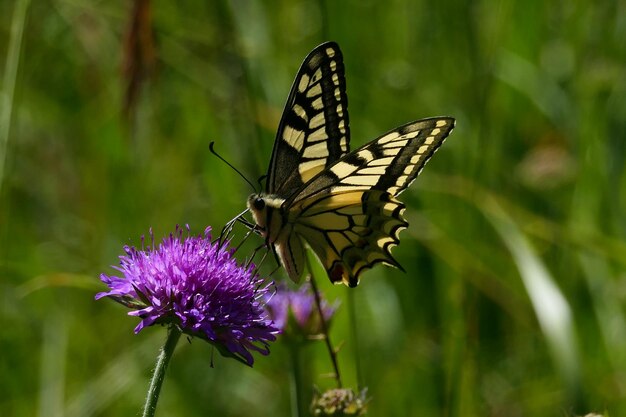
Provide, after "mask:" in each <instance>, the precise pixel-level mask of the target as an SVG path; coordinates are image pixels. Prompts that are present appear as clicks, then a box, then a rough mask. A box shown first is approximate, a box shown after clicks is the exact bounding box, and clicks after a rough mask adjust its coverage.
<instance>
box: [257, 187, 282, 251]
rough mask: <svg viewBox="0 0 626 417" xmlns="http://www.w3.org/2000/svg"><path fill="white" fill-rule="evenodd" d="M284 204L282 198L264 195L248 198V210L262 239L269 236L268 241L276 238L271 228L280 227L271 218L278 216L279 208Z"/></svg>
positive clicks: (278, 222) (276, 221) (277, 222)
mask: <svg viewBox="0 0 626 417" xmlns="http://www.w3.org/2000/svg"><path fill="white" fill-rule="evenodd" d="M284 202H285V200H284V199H283V198H278V197H275V196H271V195H265V194H257V193H254V194H250V196H249V197H248V209H250V212H251V213H252V217H253V218H254V222H255V223H256V225H257V227H258V229H259V231H260V232H261V234H262V235H263V236H264V237H268V234H269V238H270V241H273V240H274V239H275V237H276V236H274V233H272V226H274V227H278V226H280V221H278V219H273V218H274V217H275V216H280V208H281V206H282V204H283V203H284ZM277 231H278V230H276V232H277Z"/></svg>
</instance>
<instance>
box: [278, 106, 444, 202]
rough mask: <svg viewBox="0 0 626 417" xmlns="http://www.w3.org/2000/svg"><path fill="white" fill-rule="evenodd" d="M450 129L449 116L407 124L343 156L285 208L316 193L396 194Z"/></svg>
mask: <svg viewBox="0 0 626 417" xmlns="http://www.w3.org/2000/svg"><path fill="white" fill-rule="evenodd" d="M453 127H454V119H452V118H449V117H440V118H431V119H423V120H418V121H416V122H412V123H408V124H406V125H404V126H401V127H399V128H397V129H394V130H392V131H391V132H388V133H386V134H385V135H383V136H381V137H379V138H378V139H376V140H374V141H372V142H370V143H368V144H367V145H365V146H363V147H361V148H359V149H357V150H355V151H353V152H351V153H349V154H347V155H345V156H344V157H342V158H341V159H340V160H338V161H337V162H335V163H334V164H332V165H331V166H330V167H329V168H328V169H326V170H325V171H323V172H321V173H320V174H319V175H317V176H316V177H315V178H313V179H312V180H311V181H309V183H307V184H306V185H305V186H303V187H302V189H301V190H300V191H299V192H298V193H297V194H294V195H293V196H292V197H291V199H289V200H288V202H287V205H292V204H297V203H298V202H300V201H306V200H310V199H313V200H311V201H309V202H304V203H303V204H304V205H306V204H314V201H315V199H314V197H315V196H316V195H318V194H321V195H323V194H328V193H332V194H339V193H343V192H350V191H368V190H380V191H385V192H387V193H389V194H391V195H393V196H396V195H398V194H400V193H401V192H402V191H403V190H404V189H406V187H408V186H409V185H410V184H411V183H412V182H413V180H415V178H416V177H417V175H418V174H419V173H420V171H421V170H422V168H423V167H424V165H425V164H426V162H428V160H429V159H430V157H431V156H432V155H433V154H434V153H435V151H436V150H437V149H438V148H439V146H441V144H442V143H443V141H444V140H445V139H446V137H447V136H448V135H449V134H450V132H451V131H452V129H453Z"/></svg>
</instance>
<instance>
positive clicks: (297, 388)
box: [289, 343, 306, 417]
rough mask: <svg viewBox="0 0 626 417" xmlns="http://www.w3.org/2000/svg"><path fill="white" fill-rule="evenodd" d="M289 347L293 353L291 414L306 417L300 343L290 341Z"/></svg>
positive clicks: (293, 416)
mask: <svg viewBox="0 0 626 417" xmlns="http://www.w3.org/2000/svg"><path fill="white" fill-rule="evenodd" d="M289 348H290V355H291V415H292V417H304V416H305V415H306V408H304V407H305V404H304V392H303V391H302V388H303V387H302V385H303V380H302V369H301V367H300V345H299V344H298V343H290V344H289Z"/></svg>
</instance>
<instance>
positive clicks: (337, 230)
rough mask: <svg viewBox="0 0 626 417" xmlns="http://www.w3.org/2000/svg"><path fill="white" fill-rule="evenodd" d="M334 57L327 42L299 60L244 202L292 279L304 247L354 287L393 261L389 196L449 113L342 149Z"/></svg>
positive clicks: (339, 76)
mask: <svg viewBox="0 0 626 417" xmlns="http://www.w3.org/2000/svg"><path fill="white" fill-rule="evenodd" d="M348 121H349V120H348V99H347V96H346V81H345V76H344V64H343V56H342V53H341V50H340V49H339V46H338V45H337V44H336V43H334V42H327V43H324V44H322V45H320V46H318V47H316V48H315V49H313V51H311V52H310V53H309V55H308V56H307V57H306V58H305V59H304V62H303V63H302V66H301V67H300V70H299V71H298V73H297V75H296V79H295V81H294V83H293V86H292V87H291V92H290V93H289V97H288V99H287V104H286V105H285V110H284V112H283V115H282V118H281V121H280V125H279V127H278V132H277V135H276V140H275V142H274V148H273V151H272V157H271V159H270V164H269V169H268V173H267V176H266V185H265V192H263V193H254V194H252V195H250V196H249V197H248V202H247V206H248V209H249V210H250V212H251V213H252V217H253V219H254V221H255V223H256V225H255V228H256V229H257V231H258V232H259V233H260V234H261V235H262V236H263V237H264V238H265V243H266V244H267V246H268V247H270V248H272V249H273V251H274V253H275V254H276V255H277V256H278V258H279V259H280V262H281V264H282V265H283V267H284V268H285V270H286V271H287V274H288V275H289V277H290V278H291V279H292V280H294V281H298V280H299V279H300V277H301V275H302V273H303V271H304V267H305V264H306V261H305V256H306V252H305V250H306V246H307V245H308V246H309V247H310V248H311V249H312V250H313V252H315V254H316V255H317V257H318V258H319V260H320V261H321V263H322V265H323V266H324V268H325V269H326V272H327V273H328V276H329V278H330V280H331V281H332V282H333V283H344V284H346V285H348V286H350V287H355V286H357V284H358V283H359V277H360V275H361V274H362V273H363V272H364V271H365V270H367V269H369V268H371V267H372V266H373V265H375V264H377V263H383V264H387V265H391V266H395V267H397V268H400V269H402V267H401V266H400V264H399V263H398V262H397V261H396V260H395V259H394V258H393V257H392V255H391V248H392V247H394V246H396V245H397V244H399V242H400V241H399V236H398V235H399V233H400V231H402V230H403V229H405V228H406V227H407V226H408V223H407V222H406V220H405V219H404V217H403V212H404V210H405V205H404V204H403V203H402V202H400V201H399V200H397V199H396V197H397V196H398V195H399V194H400V193H401V192H402V191H404V189H406V188H407V187H408V186H409V185H410V184H411V183H412V182H413V180H414V179H415V178H416V177H417V175H418V174H419V173H420V171H421V170H422V168H423V167H424V164H425V163H426V162H427V161H428V160H429V159H430V157H431V156H432V155H433V154H434V152H435V151H436V150H437V148H439V146H441V144H442V143H443V141H444V140H445V138H446V137H447V136H448V135H449V134H450V132H451V131H452V129H453V128H454V124H455V121H454V119H453V118H451V117H435V118H428V119H422V120H418V121H415V122H411V123H407V124H405V125H403V126H400V127H398V128H396V129H393V130H391V131H390V132H388V133H385V134H384V135H382V136H380V137H379V138H378V139H375V140H373V141H371V142H369V143H368V144H366V145H364V146H362V147H360V148H358V149H356V150H354V151H350V148H349V142H350V128H349V123H348Z"/></svg>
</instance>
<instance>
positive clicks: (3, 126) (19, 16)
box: [0, 0, 30, 190]
mask: <svg viewBox="0 0 626 417" xmlns="http://www.w3.org/2000/svg"><path fill="white" fill-rule="evenodd" d="M29 3H30V0H20V1H17V2H15V9H14V10H13V20H12V22H11V38H10V41H9V50H8V52H7V60H6V62H5V66H4V80H3V82H2V91H0V190H1V189H2V183H3V177H4V164H5V162H6V154H7V149H8V143H9V133H10V127H11V116H12V114H13V104H14V99H15V97H14V96H15V84H16V82H17V70H18V66H19V62H20V54H21V51H22V38H23V34H24V24H25V22H26V12H27V11H28V4H29Z"/></svg>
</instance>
